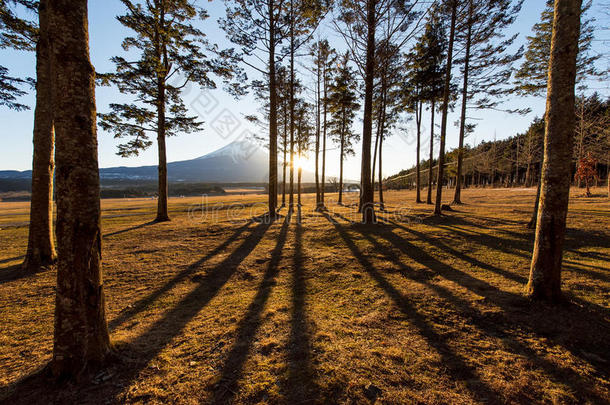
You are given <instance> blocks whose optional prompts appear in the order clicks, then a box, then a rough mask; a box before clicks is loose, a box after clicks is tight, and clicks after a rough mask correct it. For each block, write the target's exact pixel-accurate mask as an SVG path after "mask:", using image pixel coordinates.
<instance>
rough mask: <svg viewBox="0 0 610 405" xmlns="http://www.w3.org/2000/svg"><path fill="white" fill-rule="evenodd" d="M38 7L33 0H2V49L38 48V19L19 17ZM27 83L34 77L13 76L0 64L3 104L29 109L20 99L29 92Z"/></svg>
mask: <svg viewBox="0 0 610 405" xmlns="http://www.w3.org/2000/svg"><path fill="white" fill-rule="evenodd" d="M37 6H38V2H36V1H33V0H1V1H0V49H6V48H10V49H15V50H23V51H33V50H35V46H36V42H37V40H38V27H37V26H36V23H35V22H33V21H29V20H25V19H23V18H20V17H19V14H20V13H19V12H20V11H30V12H36V11H37ZM27 84H30V85H31V84H33V80H32V79H29V78H19V77H13V76H11V75H10V74H9V71H8V68H6V67H4V66H2V65H0V106H5V107H7V108H9V109H11V110H16V111H22V110H28V109H29V107H28V106H27V105H25V104H21V103H19V102H18V101H17V98H18V97H21V96H23V95H24V94H26V92H25V90H23V89H22V86H23V85H27Z"/></svg>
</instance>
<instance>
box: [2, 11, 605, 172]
mask: <svg viewBox="0 0 610 405" xmlns="http://www.w3.org/2000/svg"><path fill="white" fill-rule="evenodd" d="M202 3H203V4H204V7H206V8H207V10H208V12H209V14H210V18H209V19H208V20H206V21H205V22H203V23H201V24H200V28H201V29H202V30H203V31H204V32H206V33H207V35H208V39H209V40H210V41H211V42H216V43H218V44H219V45H220V46H229V43H228V42H227V41H226V39H225V37H224V33H223V31H221V30H220V29H219V28H218V25H217V23H216V20H217V19H218V18H219V17H221V16H222V15H223V14H224V3H223V2H221V1H216V0H215V1H212V2H202ZM544 3H545V1H544V0H526V1H525V4H524V6H523V9H522V11H521V13H520V15H519V17H518V19H517V22H516V23H515V25H514V26H513V27H512V28H511V29H510V32H518V33H519V34H520V35H519V39H518V42H519V43H525V36H526V35H528V34H529V33H530V32H531V27H532V25H533V24H534V23H535V22H537V21H538V19H539V16H540V12H541V10H542V9H543V7H544ZM122 13H123V6H122V4H121V3H120V2H119V1H118V0H92V1H89V24H90V26H89V32H90V47H91V60H92V62H93V65H94V66H95V68H96V70H97V71H98V72H104V71H111V70H112V68H113V65H112V63H110V62H109V58H110V57H111V56H114V55H119V54H121V53H122V49H121V46H120V45H121V41H122V39H123V37H125V36H126V35H129V31H128V30H126V29H125V28H124V27H122V26H121V25H120V24H119V23H118V22H117V21H116V19H115V16H116V15H118V14H122ZM596 14H598V11H597V10H596V8H595V5H594V7H593V10H591V15H592V16H594V17H596V18H598V19H600V20H601V19H603V17H602V16H601V15H596ZM605 25H608V24H607V20H606V24H605ZM322 32H323V34H322V35H324V33H326V34H327V35H330V36H332V37H333V40H332V41H331V42H332V44H333V46H336V47H337V48H338V49H342V48H344V45H343V44H342V43H341V41H342V40H341V39H340V38H338V37H336V36H335V35H333V34H332V30H331V29H330V28H326V29H325V28H323V29H322ZM603 35H606V36H608V32H607V31H606V32H603V33H601V34H599V35H598V38H602V37H603ZM607 46H608V42H604V41H600V40H598V41H595V44H594V51H596V52H607V49H606V48H607ZM0 55H1V56H0V57H1V58H2V64H3V65H5V66H6V67H8V68H9V69H10V72H11V73H12V74H13V75H23V76H32V77H34V54H33V53H27V52H16V51H10V50H0ZM303 62H304V63H306V62H307V61H306V60H304V61H303ZM600 68H606V69H607V59H605V61H603V62H600ZM302 70H303V69H302ZM251 73H252V72H251ZM305 80H306V81H307V80H309V79H307V78H305ZM591 87H595V88H596V89H597V90H598V91H599V92H600V93H602V94H603V95H606V96H607V95H609V94H610V90H609V89H608V84H607V83H592V84H591ZM184 99H185V102H186V104H187V105H188V106H189V108H190V109H191V111H192V112H193V113H194V114H197V115H199V116H200V118H201V119H202V120H203V121H205V123H206V124H205V126H204V131H202V132H200V133H193V134H184V135H180V136H177V137H171V138H169V139H168V141H167V154H168V160H169V161H170V162H171V161H176V160H184V159H190V158H195V157H198V156H201V155H204V154H206V153H209V152H212V151H214V150H216V149H218V148H220V147H222V146H224V145H226V144H228V143H229V142H232V141H234V140H238V139H240V138H241V137H243V136H246V135H247V134H248V133H251V132H254V131H259V132H260V131H261V130H260V129H257V128H256V127H253V126H251V125H250V124H249V123H248V122H247V121H246V120H245V119H243V116H244V115H248V114H252V113H256V110H257V102H256V100H254V98H253V97H251V96H246V97H244V98H242V99H240V100H238V101H236V100H234V99H233V98H232V97H231V96H229V95H227V94H225V93H224V92H223V91H222V90H221V89H217V90H212V91H201V90H200V89H198V88H195V87H191V88H187V89H186V91H185V94H184ZM96 100H97V108H98V112H105V111H107V110H108V108H107V106H108V104H109V103H111V102H117V101H128V100H129V99H128V98H126V97H125V96H123V95H121V94H119V93H118V91H116V90H115V89H113V88H106V87H104V88H98V89H97V92H96ZM20 101H21V102H23V103H25V104H28V105H30V106H31V107H32V110H30V111H24V112H15V111H8V110H7V109H6V108H1V109H0V122H1V123H2V125H1V126H0V144H1V145H2V148H1V149H0V170H11V169H12V170H27V169H30V168H31V159H32V124H33V123H32V121H33V106H34V96H33V94H30V95H28V96H25V97H23V98H22V99H21V100H20ZM504 105H505V106H506V107H508V108H515V107H520V108H522V107H530V108H531V109H532V113H531V114H529V115H527V116H515V115H510V114H507V113H503V112H497V111H482V112H476V113H473V114H472V117H473V118H476V122H477V123H478V126H477V128H476V130H475V132H474V133H473V134H471V135H470V136H469V137H468V138H467V139H466V143H468V144H471V145H472V144H475V143H479V142H480V141H482V140H491V139H494V137H497V139H502V138H506V137H508V136H512V135H514V134H515V133H518V132H522V131H524V130H525V129H526V128H527V127H528V125H529V123H530V122H531V120H532V119H533V118H534V117H535V116H539V115H541V113H542V112H543V110H544V100H543V99H540V98H533V97H529V98H516V97H515V98H512V99H508V100H507V101H506V103H505V104H504ZM227 115H229V116H231V117H233V122H232V124H231V125H230V126H223V125H222V123H223V122H226V121H225V120H224V119H223V117H224V118H226V117H227ZM457 118H458V117H457V115H456V114H455V113H454V114H451V115H450V116H449V120H448V123H449V126H448V134H447V146H448V148H453V147H455V146H456V145H457V132H458V130H457V127H455V126H454V125H453V123H454V122H455V121H457ZM436 121H437V122H440V117H439V119H437V120H436ZM428 122H429V115H428V112H426V113H425V115H424V118H423V129H422V130H423V133H424V134H427V133H428V132H429V124H428ZM406 127H407V129H408V132H407V134H406V136H405V135H404V134H403V135H401V136H399V135H397V134H396V135H394V136H391V137H390V138H389V139H388V140H387V141H386V142H385V143H384V170H383V174H384V176H387V175H390V174H394V173H396V172H398V171H399V170H401V169H405V168H408V167H410V166H412V165H413V164H414V162H415V144H414V143H412V142H411V140H412V139H413V135H414V133H413V126H412V125H406ZM229 129H230V130H229ZM354 130H356V131H359V132H360V131H361V123H360V122H359V121H357V122H356V124H355V127H354ZM425 139H426V140H425V142H424V144H423V147H422V156H427V150H428V147H427V144H426V143H427V137H425ZM98 142H99V163H100V167H111V166H140V165H154V164H156V162H157V151H156V147H155V146H154V145H153V146H152V147H151V148H150V149H149V150H147V151H145V152H143V153H141V154H140V156H138V157H131V158H121V157H119V156H117V155H116V150H117V148H116V145H117V144H118V143H119V142H118V141H117V140H115V139H113V136H112V135H111V134H109V133H105V132H103V131H101V130H98ZM329 148H333V146H330V147H329ZM356 149H357V150H358V149H360V146H357V147H356ZM435 154H436V149H435ZM305 166H306V167H307V166H309V168H312V164H311V163H307V164H306V165H305ZM327 167H328V168H327V172H328V173H329V175H331V176H332V175H336V174H337V173H338V167H339V164H338V154H337V151H336V150H334V149H333V150H329V152H328V158H327ZM345 170H346V177H347V178H350V179H358V178H359V172H360V154H359V153H357V154H356V156H354V157H350V158H348V160H347V161H346V165H345Z"/></svg>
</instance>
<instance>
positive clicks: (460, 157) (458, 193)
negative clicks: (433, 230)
mask: <svg viewBox="0 0 610 405" xmlns="http://www.w3.org/2000/svg"><path fill="white" fill-rule="evenodd" d="M472 13H473V0H469V2H468V22H467V25H468V29H467V33H466V55H465V56H464V83H463V87H462V112H461V117H460V140H459V146H458V154H457V174H456V177H455V194H454V196H453V204H461V203H462V166H463V164H464V136H465V135H466V134H465V132H466V104H467V101H468V73H469V72H468V70H469V68H470V44H471V41H472V23H473V22H472Z"/></svg>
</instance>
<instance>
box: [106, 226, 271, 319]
mask: <svg viewBox="0 0 610 405" xmlns="http://www.w3.org/2000/svg"><path fill="white" fill-rule="evenodd" d="M249 226H250V222H248V223H246V224H245V225H243V226H241V227H239V228H237V229H236V230H235V232H233V234H232V235H231V236H230V237H229V238H228V239H227V240H225V241H224V242H222V243H221V244H220V245H218V246H217V247H216V248H214V250H212V251H211V252H209V253H208V254H207V255H205V256H204V257H202V258H201V259H199V260H197V261H196V262H194V263H191V264H190V265H189V266H188V267H187V268H185V269H184V270H182V271H181V272H179V273H178V274H176V275H175V276H174V277H172V278H171V279H170V280H169V281H167V282H166V283H165V284H164V285H163V286H162V287H161V288H159V289H157V290H155V291H153V292H152V293H150V294H149V295H147V296H146V297H143V298H141V299H139V300H138V301H137V302H136V303H135V304H133V305H132V306H131V307H130V308H129V310H127V311H124V312H122V313H120V314H119V316H117V317H116V318H114V319H113V320H112V321H110V322H109V323H108V327H109V328H110V330H114V329H116V328H117V327H119V326H120V325H122V324H124V323H125V322H126V321H128V320H129V319H131V318H133V317H134V316H136V315H137V314H139V313H140V312H142V311H143V310H144V309H146V308H147V307H148V306H149V305H151V304H152V303H153V302H155V301H156V300H157V299H158V298H159V297H161V296H162V295H163V294H165V293H166V292H168V291H170V290H171V289H172V288H174V286H176V284H178V283H180V282H181V281H184V280H185V279H186V278H187V277H189V276H190V275H191V274H192V273H193V272H195V271H197V270H198V269H199V268H200V267H201V265H203V264H204V263H205V262H207V261H208V260H210V259H211V258H212V257H214V256H216V255H218V254H220V253H222V252H224V251H225V250H226V249H227V247H228V246H229V245H230V244H231V243H233V242H234V241H235V240H236V239H237V238H238V237H239V236H240V235H241V234H242V233H244V231H246V229H248V227H249ZM256 230H259V231H260V228H256V229H255V230H254V231H253V233H255V232H256Z"/></svg>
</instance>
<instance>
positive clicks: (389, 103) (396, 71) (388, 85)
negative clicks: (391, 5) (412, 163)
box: [371, 41, 405, 210]
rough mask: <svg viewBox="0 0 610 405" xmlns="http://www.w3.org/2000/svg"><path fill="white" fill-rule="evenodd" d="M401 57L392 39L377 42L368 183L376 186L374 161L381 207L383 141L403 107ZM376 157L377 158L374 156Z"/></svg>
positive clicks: (402, 64)
mask: <svg viewBox="0 0 610 405" xmlns="http://www.w3.org/2000/svg"><path fill="white" fill-rule="evenodd" d="M403 68H404V61H403V59H402V57H401V54H400V53H399V50H398V49H397V48H396V47H395V46H393V45H392V44H391V43H388V42H385V41H383V42H382V43H381V44H379V46H377V68H376V69H375V71H376V76H377V77H376V81H377V84H376V87H377V89H378V91H377V92H375V94H374V95H373V112H374V116H375V129H376V135H375V148H374V149H373V151H374V152H373V167H372V172H373V173H372V176H371V183H372V184H373V188H374V186H375V162H376V160H378V162H379V163H378V164H379V170H378V176H379V187H378V189H379V207H380V209H381V210H384V201H383V175H382V173H383V170H382V169H383V141H384V140H385V138H386V137H387V136H388V133H389V130H390V129H392V128H393V127H394V126H395V125H396V123H397V121H398V119H399V117H400V113H401V112H402V111H403V93H402V89H401V88H400V84H401V83H403V82H404V81H405V77H404V74H403V70H404V69H403ZM377 158H378V159H377Z"/></svg>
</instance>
